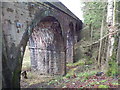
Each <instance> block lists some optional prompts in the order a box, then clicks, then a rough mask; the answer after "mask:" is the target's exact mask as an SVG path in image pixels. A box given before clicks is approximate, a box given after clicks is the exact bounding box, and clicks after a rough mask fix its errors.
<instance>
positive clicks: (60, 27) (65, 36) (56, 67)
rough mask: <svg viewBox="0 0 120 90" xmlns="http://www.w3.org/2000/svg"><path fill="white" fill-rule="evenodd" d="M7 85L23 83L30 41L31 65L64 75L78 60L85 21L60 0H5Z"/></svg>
mask: <svg viewBox="0 0 120 90" xmlns="http://www.w3.org/2000/svg"><path fill="white" fill-rule="evenodd" d="M1 8H2V32H3V37H2V68H3V69H2V75H3V80H2V82H3V87H9V88H13V87H20V73H21V67H22V61H23V56H24V52H25V48H26V45H27V43H28V42H29V49H30V57H31V69H32V70H37V71H38V72H40V73H41V74H50V75H51V74H55V75H64V74H65V72H66V63H67V62H71V63H72V62H74V59H73V56H74V44H75V43H77V42H78V41H79V40H80V31H81V28H82V22H81V20H79V19H78V18H77V17H76V16H75V15H74V14H72V13H71V11H69V10H68V9H67V8H66V7H65V6H64V5H63V4H62V3H60V2H12V3H10V2H2V4H1Z"/></svg>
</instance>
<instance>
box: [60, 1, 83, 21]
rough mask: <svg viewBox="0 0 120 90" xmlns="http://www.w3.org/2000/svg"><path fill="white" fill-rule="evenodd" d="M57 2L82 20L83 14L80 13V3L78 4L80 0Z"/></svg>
mask: <svg viewBox="0 0 120 90" xmlns="http://www.w3.org/2000/svg"><path fill="white" fill-rule="evenodd" d="M59 1H61V2H62V3H63V4H64V5H65V6H66V7H67V8H68V9H69V10H70V11H72V12H73V13H74V14H75V15H76V16H77V17H78V18H80V19H81V20H83V13H82V11H81V2H80V0H59Z"/></svg>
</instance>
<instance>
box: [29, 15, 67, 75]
mask: <svg viewBox="0 0 120 90" xmlns="http://www.w3.org/2000/svg"><path fill="white" fill-rule="evenodd" d="M29 42H30V43H29V46H30V52H31V64H32V69H34V70H37V71H39V72H40V73H41V74H62V73H63V72H64V71H63V69H64V63H63V62H65V55H64V43H63V38H62V30H61V26H60V23H59V22H58V20H57V19H56V18H54V17H52V16H47V17H45V18H43V19H41V20H40V22H39V23H38V24H37V26H36V27H35V28H34V29H33V32H32V35H31V37H30V39H29Z"/></svg>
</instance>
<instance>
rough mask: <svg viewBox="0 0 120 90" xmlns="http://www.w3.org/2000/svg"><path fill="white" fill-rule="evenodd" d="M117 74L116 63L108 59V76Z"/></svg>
mask: <svg viewBox="0 0 120 90" xmlns="http://www.w3.org/2000/svg"><path fill="white" fill-rule="evenodd" d="M117 74H118V64H117V63H116V62H115V61H114V60H112V61H109V69H108V71H107V75H108V76H115V75H117Z"/></svg>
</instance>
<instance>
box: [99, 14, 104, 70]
mask: <svg viewBox="0 0 120 90" xmlns="http://www.w3.org/2000/svg"><path fill="white" fill-rule="evenodd" d="M103 27H104V16H103V19H102V25H101V31H100V39H101V40H100V46H99V53H98V68H100V59H101V49H102V38H103Z"/></svg>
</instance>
